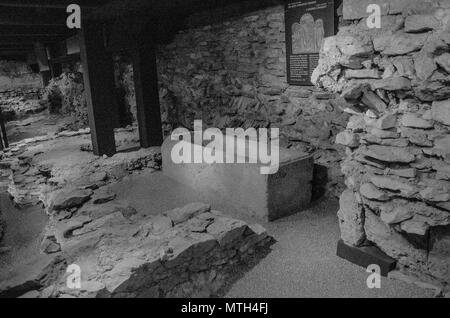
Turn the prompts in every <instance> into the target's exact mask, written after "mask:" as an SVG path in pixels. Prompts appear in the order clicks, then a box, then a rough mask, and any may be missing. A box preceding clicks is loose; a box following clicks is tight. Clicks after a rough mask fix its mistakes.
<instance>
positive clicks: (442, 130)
mask: <svg viewBox="0 0 450 318" xmlns="http://www.w3.org/2000/svg"><path fill="white" fill-rule="evenodd" d="M371 3H378V4H380V7H381V8H382V14H383V16H382V19H381V29H368V27H367V24H366V17H367V15H368V14H367V13H366V8H367V5H368V4H371ZM343 15H344V19H345V23H344V25H343V26H341V28H340V31H339V33H338V34H337V35H336V36H334V37H330V38H327V39H326V40H325V43H324V46H323V49H322V52H321V58H320V65H319V67H318V68H317V69H316V70H315V72H314V74H313V81H314V83H315V84H316V85H317V86H318V87H323V88H326V89H328V90H330V91H332V92H335V93H340V94H341V96H342V97H344V98H345V99H346V100H347V102H349V103H351V104H352V106H351V107H349V108H348V109H347V110H346V112H348V113H349V114H351V115H352V116H351V118H350V120H349V122H348V125H347V129H346V130H345V131H344V132H342V133H340V134H339V135H338V137H337V140H336V141H337V143H340V144H342V145H345V146H346V147H347V152H346V153H347V155H346V159H345V162H344V163H343V164H342V171H343V173H344V174H345V177H346V185H347V188H348V190H346V191H345V192H344V193H343V195H342V196H341V204H340V205H341V206H340V211H339V220H340V225H341V232H342V238H343V240H344V241H345V242H346V243H347V244H350V245H355V246H361V245H365V244H375V245H377V246H378V247H379V248H381V249H382V250H383V251H384V252H385V253H387V254H388V255H389V256H391V257H393V258H394V259H396V260H397V261H398V265H399V267H400V268H401V269H402V270H404V271H407V272H409V273H415V274H417V275H419V276H420V277H421V278H423V279H429V280H431V281H433V282H437V283H441V284H449V283H450V67H449V66H450V1H431V0H428V1H423V0H422V1H415V0H409V1H406V0H395V1H376V0H373V1H372V0H371V1H359V0H358V1H356V0H346V1H344V8H343Z"/></svg>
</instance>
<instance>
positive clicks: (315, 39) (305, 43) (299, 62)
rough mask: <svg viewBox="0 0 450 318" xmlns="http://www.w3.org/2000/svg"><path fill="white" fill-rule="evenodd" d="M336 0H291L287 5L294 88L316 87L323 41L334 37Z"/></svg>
mask: <svg viewBox="0 0 450 318" xmlns="http://www.w3.org/2000/svg"><path fill="white" fill-rule="evenodd" d="M334 12H335V4H334V1H333V0H304V1H299V0H290V1H289V2H288V3H287V4H286V12H285V20H286V61H287V81H288V83H289V84H290V85H299V86H303V85H312V84H311V75H312V72H313V71H314V69H315V68H316V67H317V64H318V61H319V52H320V49H321V47H322V43H323V39H324V38H325V37H328V36H332V35H334V29H335V13H334Z"/></svg>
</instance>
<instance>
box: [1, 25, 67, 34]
mask: <svg viewBox="0 0 450 318" xmlns="http://www.w3.org/2000/svg"><path fill="white" fill-rule="evenodd" d="M70 33H71V30H69V29H68V28H67V27H66V26H63V25H33V26H31V25H3V26H2V27H1V34H2V35H19V34H30V35H35V34H70Z"/></svg>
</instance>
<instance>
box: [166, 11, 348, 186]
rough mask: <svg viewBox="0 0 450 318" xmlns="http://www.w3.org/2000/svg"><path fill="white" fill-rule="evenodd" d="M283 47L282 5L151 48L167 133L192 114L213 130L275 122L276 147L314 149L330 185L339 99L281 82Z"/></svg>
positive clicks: (341, 119)
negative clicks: (278, 138)
mask: <svg viewBox="0 0 450 318" xmlns="http://www.w3.org/2000/svg"><path fill="white" fill-rule="evenodd" d="M200 16H201V14H200ZM192 20H195V19H192ZM199 20H204V19H199ZM209 20H211V19H209ZM194 22H195V21H194ZM194 22H192V23H194ZM194 25H195V24H194ZM285 51H286V49H285V21H284V7H283V6H282V5H280V6H274V7H269V8H267V9H261V10H259V11H254V12H250V13H246V14H245V15H243V16H242V15H241V16H239V17H235V18H228V19H226V20H225V21H218V22H217V23H215V24H212V25H206V26H199V27H192V28H188V29H186V30H183V31H180V32H179V33H178V34H177V35H176V36H175V38H174V39H173V41H172V42H171V43H170V44H168V45H161V46H160V47H159V50H158V69H159V82H160V98H161V105H162V109H163V122H164V123H165V124H166V125H168V126H169V127H168V129H169V130H170V128H171V127H177V126H179V125H182V126H185V127H188V128H191V129H192V127H193V121H194V119H202V120H203V123H204V126H205V127H218V128H220V129H223V128H227V127H243V128H248V127H255V128H258V127H269V126H270V127H279V128H280V134H281V146H283V147H286V148H292V149H297V150H299V151H302V152H308V153H314V154H315V161H316V163H317V164H320V165H323V166H326V167H327V168H328V169H329V179H330V180H331V182H330V185H331V184H333V185H334V184H336V182H337V181H339V179H340V178H341V172H340V169H339V161H340V160H341V158H342V157H343V156H344V148H343V147H341V146H340V145H336V144H334V138H335V137H336V135H337V133H338V132H340V131H342V130H343V129H345V125H346V122H347V121H348V118H349V115H348V114H346V113H344V112H343V109H344V108H345V107H346V103H345V101H344V100H343V99H342V98H339V96H335V95H334V94H330V93H327V92H324V91H323V90H321V89H317V88H314V87H296V86H290V85H288V83H287V81H286V57H285V56H286V52H285ZM166 127H167V126H166ZM322 181H324V180H321V182H322ZM324 183H326V180H325V181H324Z"/></svg>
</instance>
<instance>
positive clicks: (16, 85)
mask: <svg viewBox="0 0 450 318" xmlns="http://www.w3.org/2000/svg"><path fill="white" fill-rule="evenodd" d="M42 85H43V84H42V79H41V77H40V75H39V74H36V73H33V72H32V71H31V69H30V68H29V67H28V65H27V64H26V63H22V62H16V61H5V60H0V92H4V91H12V90H22V89H34V88H37V89H39V88H42Z"/></svg>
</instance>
